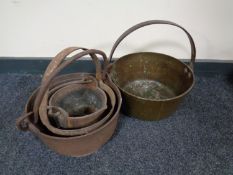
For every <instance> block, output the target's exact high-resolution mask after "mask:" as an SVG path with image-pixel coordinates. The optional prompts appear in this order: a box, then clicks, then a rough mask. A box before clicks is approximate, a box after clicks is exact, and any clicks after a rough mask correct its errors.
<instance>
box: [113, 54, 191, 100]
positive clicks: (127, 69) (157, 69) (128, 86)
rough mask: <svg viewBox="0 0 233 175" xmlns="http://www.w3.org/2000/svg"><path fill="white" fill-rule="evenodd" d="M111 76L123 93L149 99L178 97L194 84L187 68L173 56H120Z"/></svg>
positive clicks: (114, 64)
mask: <svg viewBox="0 0 233 175" xmlns="http://www.w3.org/2000/svg"><path fill="white" fill-rule="evenodd" d="M110 76H111V78H112V80H113V81H114V83H115V84H116V85H117V86H118V87H119V88H120V89H121V90H123V91H125V92H127V93H129V94H131V95H134V96H137V97H141V98H145V99H150V100H163V99H169V98H173V97H176V96H178V95H180V94H182V93H184V92H185V91H187V90H188V89H189V88H190V87H191V86H192V84H193V81H194V77H193V73H192V71H191V70H190V69H189V68H188V66H187V65H185V64H183V63H182V62H180V61H179V60H177V59H175V58H173V57H171V56H168V55H164V54H159V53H151V52H142V53H134V54H129V55H126V56H123V57H121V58H120V59H118V60H117V61H116V62H115V63H113V65H112V67H111V69H110Z"/></svg>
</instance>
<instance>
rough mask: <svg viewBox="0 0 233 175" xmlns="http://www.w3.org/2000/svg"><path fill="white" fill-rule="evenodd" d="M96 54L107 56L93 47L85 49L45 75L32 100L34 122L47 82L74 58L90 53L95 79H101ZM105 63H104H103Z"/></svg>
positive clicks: (35, 121)
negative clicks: (96, 72) (93, 64)
mask: <svg viewBox="0 0 233 175" xmlns="http://www.w3.org/2000/svg"><path fill="white" fill-rule="evenodd" d="M96 54H98V55H101V56H102V57H103V59H104V60H107V56H106V55H105V53H104V52H102V51H100V50H95V49H89V50H85V51H82V52H80V53H78V54H76V55H74V56H72V57H71V58H70V59H69V60H66V61H65V62H63V63H61V64H60V65H59V66H58V67H57V68H56V69H54V70H53V71H52V72H51V73H50V74H49V76H46V79H44V81H43V82H42V84H41V86H40V89H39V91H38V94H37V96H36V99H35V102H34V106H33V112H34V123H37V122H38V118H39V116H38V112H39V106H40V104H41V102H42V99H43V97H44V94H45V93H46V91H47V90H48V88H49V84H50V83H51V81H52V80H53V79H54V77H55V76H56V75H57V74H58V73H59V72H60V71H61V70H62V69H64V68H65V67H67V66H68V65H70V64H72V63H73V62H74V61H75V60H77V59H79V58H81V57H83V56H86V55H91V57H92V60H93V61H94V63H95V65H96V70H97V71H98V74H96V79H97V80H99V81H102V75H101V64H100V61H99V59H98V57H97V56H96ZM105 64H106V63H105Z"/></svg>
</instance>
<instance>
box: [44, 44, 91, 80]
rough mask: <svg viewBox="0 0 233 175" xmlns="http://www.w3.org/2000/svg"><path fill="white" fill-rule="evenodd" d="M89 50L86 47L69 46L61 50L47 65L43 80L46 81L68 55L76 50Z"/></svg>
mask: <svg viewBox="0 0 233 175" xmlns="http://www.w3.org/2000/svg"><path fill="white" fill-rule="evenodd" d="M77 50H87V48H84V47H68V48H65V49H63V50H62V51H60V52H59V53H58V54H57V55H56V56H55V57H54V58H53V59H52V60H51V61H50V63H49V65H48V66H47V68H46V70H45V72H44V76H43V79H42V81H45V80H46V79H47V77H48V76H49V75H50V74H51V73H52V72H53V71H54V70H55V69H56V68H57V67H58V66H59V65H60V64H61V63H62V62H63V61H64V60H65V59H66V57H67V56H68V55H69V54H71V53H72V52H74V51H77Z"/></svg>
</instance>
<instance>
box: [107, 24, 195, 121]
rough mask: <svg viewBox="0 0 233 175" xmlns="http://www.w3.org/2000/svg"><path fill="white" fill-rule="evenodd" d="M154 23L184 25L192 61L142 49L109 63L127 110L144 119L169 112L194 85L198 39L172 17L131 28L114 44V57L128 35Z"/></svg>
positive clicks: (128, 112)
mask: <svg viewBox="0 0 233 175" xmlns="http://www.w3.org/2000/svg"><path fill="white" fill-rule="evenodd" d="M152 24H167V25H172V26H176V27H178V28H180V29H182V30H183V31H184V32H185V33H186V35H187V36H188V39H189V41H190V44H191V61H190V64H189V65H186V64H184V63H183V62H181V61H180V60H178V59H176V58H174V57H171V56H168V55H165V54H160V53H152V52H140V53H133V54H129V55H125V56H122V57H121V58H119V59H118V60H116V61H115V62H114V63H112V64H111V65H109V67H108V72H109V75H110V77H111V79H112V81H113V82H114V83H115V84H116V85H117V87H118V88H119V89H120V90H121V92H122V97H123V107H124V108H123V112H124V113H125V114H127V115H130V116H134V117H137V118H139V119H142V120H159V119H162V118H165V117H167V116H169V115H170V114H172V113H173V112H174V111H175V110H176V109H177V106H178V104H179V103H180V102H181V101H182V99H183V97H185V96H186V95H187V94H188V93H189V92H190V90H191V89H192V88H193V86H194V72H193V65H194V62H195V56H196V49H195V44H194V41H193V39H192V37H191V35H190V34H189V33H188V32H187V30H185V29H184V28H183V27H181V26H180V25H178V24H176V23H173V22H170V21H162V20H151V21H146V22H142V23H139V24H137V25H135V26H133V27H131V28H129V29H128V30H126V31H125V32H124V33H123V34H122V35H121V36H120V37H119V38H118V39H117V41H116V42H115V44H114V45H113V48H112V50H111V53H110V56H109V59H110V61H111V60H112V56H113V54H114V52H115V49H116V48H117V46H118V45H119V44H120V42H121V41H122V40H123V39H124V38H125V37H126V36H128V35H129V34H130V33H132V32H133V31H135V30H137V29H139V28H141V27H144V26H148V25H152Z"/></svg>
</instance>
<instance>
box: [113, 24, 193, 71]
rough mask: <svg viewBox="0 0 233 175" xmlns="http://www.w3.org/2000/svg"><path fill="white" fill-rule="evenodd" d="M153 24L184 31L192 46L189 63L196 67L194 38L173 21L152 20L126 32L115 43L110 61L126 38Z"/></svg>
mask: <svg viewBox="0 0 233 175" xmlns="http://www.w3.org/2000/svg"><path fill="white" fill-rule="evenodd" d="M152 24H168V25H172V26H176V27H178V28H180V29H182V30H183V31H184V32H185V33H186V35H187V36H188V39H189V42H190V45H191V61H190V63H189V66H190V67H191V68H192V69H193V67H194V63H195V57H196V47H195V43H194V41H193V38H192V36H191V35H190V34H189V33H188V31H187V30H186V29H184V28H183V27H182V26H180V25H178V24H176V23H174V22H171V21H164V20H150V21H145V22H142V23H139V24H136V25H134V26H133V27H131V28H129V29H128V30H126V31H125V32H124V33H123V34H122V35H121V36H120V37H119V38H118V39H117V41H116V42H115V43H114V45H113V47H112V50H111V53H110V56H109V61H110V62H111V61H112V56H113V54H114V52H115V50H116V48H117V46H118V45H119V44H120V42H121V41H122V40H123V39H124V38H125V37H126V36H128V35H129V34H130V33H132V32H134V31H135V30H137V29H139V28H142V27H144V26H148V25H152Z"/></svg>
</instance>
